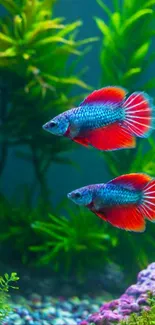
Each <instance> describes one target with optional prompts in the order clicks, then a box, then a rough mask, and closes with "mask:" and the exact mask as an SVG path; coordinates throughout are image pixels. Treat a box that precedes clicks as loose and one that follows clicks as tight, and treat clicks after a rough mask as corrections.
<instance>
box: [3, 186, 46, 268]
mask: <svg viewBox="0 0 155 325" xmlns="http://www.w3.org/2000/svg"><path fill="white" fill-rule="evenodd" d="M24 193H25V194H24V199H23V200H22V202H21V203H20V204H19V202H18V204H16V203H15V202H14V200H11V201H9V200H7V199H6V198H5V197H4V196H2V195H0V211H2V212H3V213H2V215H1V231H0V242H1V249H2V250H3V251H5V254H3V256H2V258H3V261H4V262H5V263H8V260H9V259H10V258H11V256H13V257H14V258H13V261H12V264H13V265H14V266H16V265H18V264H19V263H21V264H24V265H25V264H27V265H28V264H32V263H34V261H35V258H36V254H34V253H33V252H30V251H29V248H28V247H29V245H30V246H31V245H40V244H41V243H42V241H41V237H40V236H38V235H37V236H36V234H35V232H34V231H33V229H32V227H31V224H32V223H33V222H34V221H35V220H38V221H43V220H44V218H45V215H47V214H48V213H49V211H51V209H52V207H51V205H49V204H47V205H45V203H44V201H43V200H38V202H37V204H36V206H35V207H34V205H33V202H32V192H31V191H30V190H29V189H28V188H25V191H24Z"/></svg>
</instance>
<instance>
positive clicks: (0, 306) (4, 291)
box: [0, 272, 19, 321]
mask: <svg viewBox="0 0 155 325" xmlns="http://www.w3.org/2000/svg"><path fill="white" fill-rule="evenodd" d="M18 280H19V277H18V276H17V273H15V272H14V273H11V275H10V276H9V275H8V274H7V273H5V274H4V276H3V277H2V276H1V277H0V321H2V320H3V319H4V318H5V317H6V316H7V315H8V314H9V313H10V312H11V311H12V308H11V306H10V303H9V298H10V295H9V294H8V292H9V291H10V289H11V288H12V289H18V287H15V286H12V285H11V284H10V283H11V282H16V281H18Z"/></svg>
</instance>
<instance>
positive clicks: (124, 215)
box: [104, 205, 145, 232]
mask: <svg viewBox="0 0 155 325" xmlns="http://www.w3.org/2000/svg"><path fill="white" fill-rule="evenodd" d="M104 215H105V216H106V218H107V222H109V223H111V224H112V225H113V226H115V227H117V228H120V229H124V230H127V231H135V232H143V231H144V230H145V220H144V217H143V215H142V213H141V211H140V210H139V209H138V207H137V206H134V205H132V206H128V207H120V206H119V207H116V206H115V207H114V208H105V209H104Z"/></svg>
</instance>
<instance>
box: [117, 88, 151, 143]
mask: <svg viewBox="0 0 155 325" xmlns="http://www.w3.org/2000/svg"><path fill="white" fill-rule="evenodd" d="M122 108H123V109H124V110H125V120H124V122H123V124H124V126H125V127H127V129H128V130H129V131H130V132H131V133H132V134H133V135H135V136H137V137H148V136H149V134H150V133H151V131H152V129H153V128H154V126H153V122H154V118H153V102H152V98H150V97H149V96H148V95H147V94H146V93H144V92H134V93H133V94H131V95H130V96H129V97H128V98H127V99H126V100H125V101H124V103H123V105H122Z"/></svg>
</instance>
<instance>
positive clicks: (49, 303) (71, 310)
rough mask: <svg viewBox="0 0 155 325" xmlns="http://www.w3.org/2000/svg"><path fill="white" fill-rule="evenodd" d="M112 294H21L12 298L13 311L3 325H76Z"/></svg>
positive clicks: (96, 309) (95, 310)
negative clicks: (75, 295)
mask: <svg viewBox="0 0 155 325" xmlns="http://www.w3.org/2000/svg"><path fill="white" fill-rule="evenodd" d="M109 298H110V299H111V298H112V296H111V295H108V294H106V293H105V294H103V295H102V296H98V297H90V296H86V295H84V296H83V297H81V298H78V297H71V298H68V299H67V298H66V299H65V298H64V297H59V298H54V297H51V296H44V297H42V296H40V295H38V294H32V295H31V296H30V298H29V299H26V298H24V297H22V296H15V297H13V298H12V307H13V312H12V313H11V314H10V315H9V316H8V317H7V318H6V319H5V320H4V321H3V323H2V324H3V325H28V324H29V325H76V324H78V323H80V322H81V321H82V320H83V321H84V320H85V319H87V317H88V315H89V314H92V313H94V312H97V311H98V309H99V307H100V306H101V305H102V304H103V303H104V302H105V301H108V300H109ZM84 323H85V322H84Z"/></svg>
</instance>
